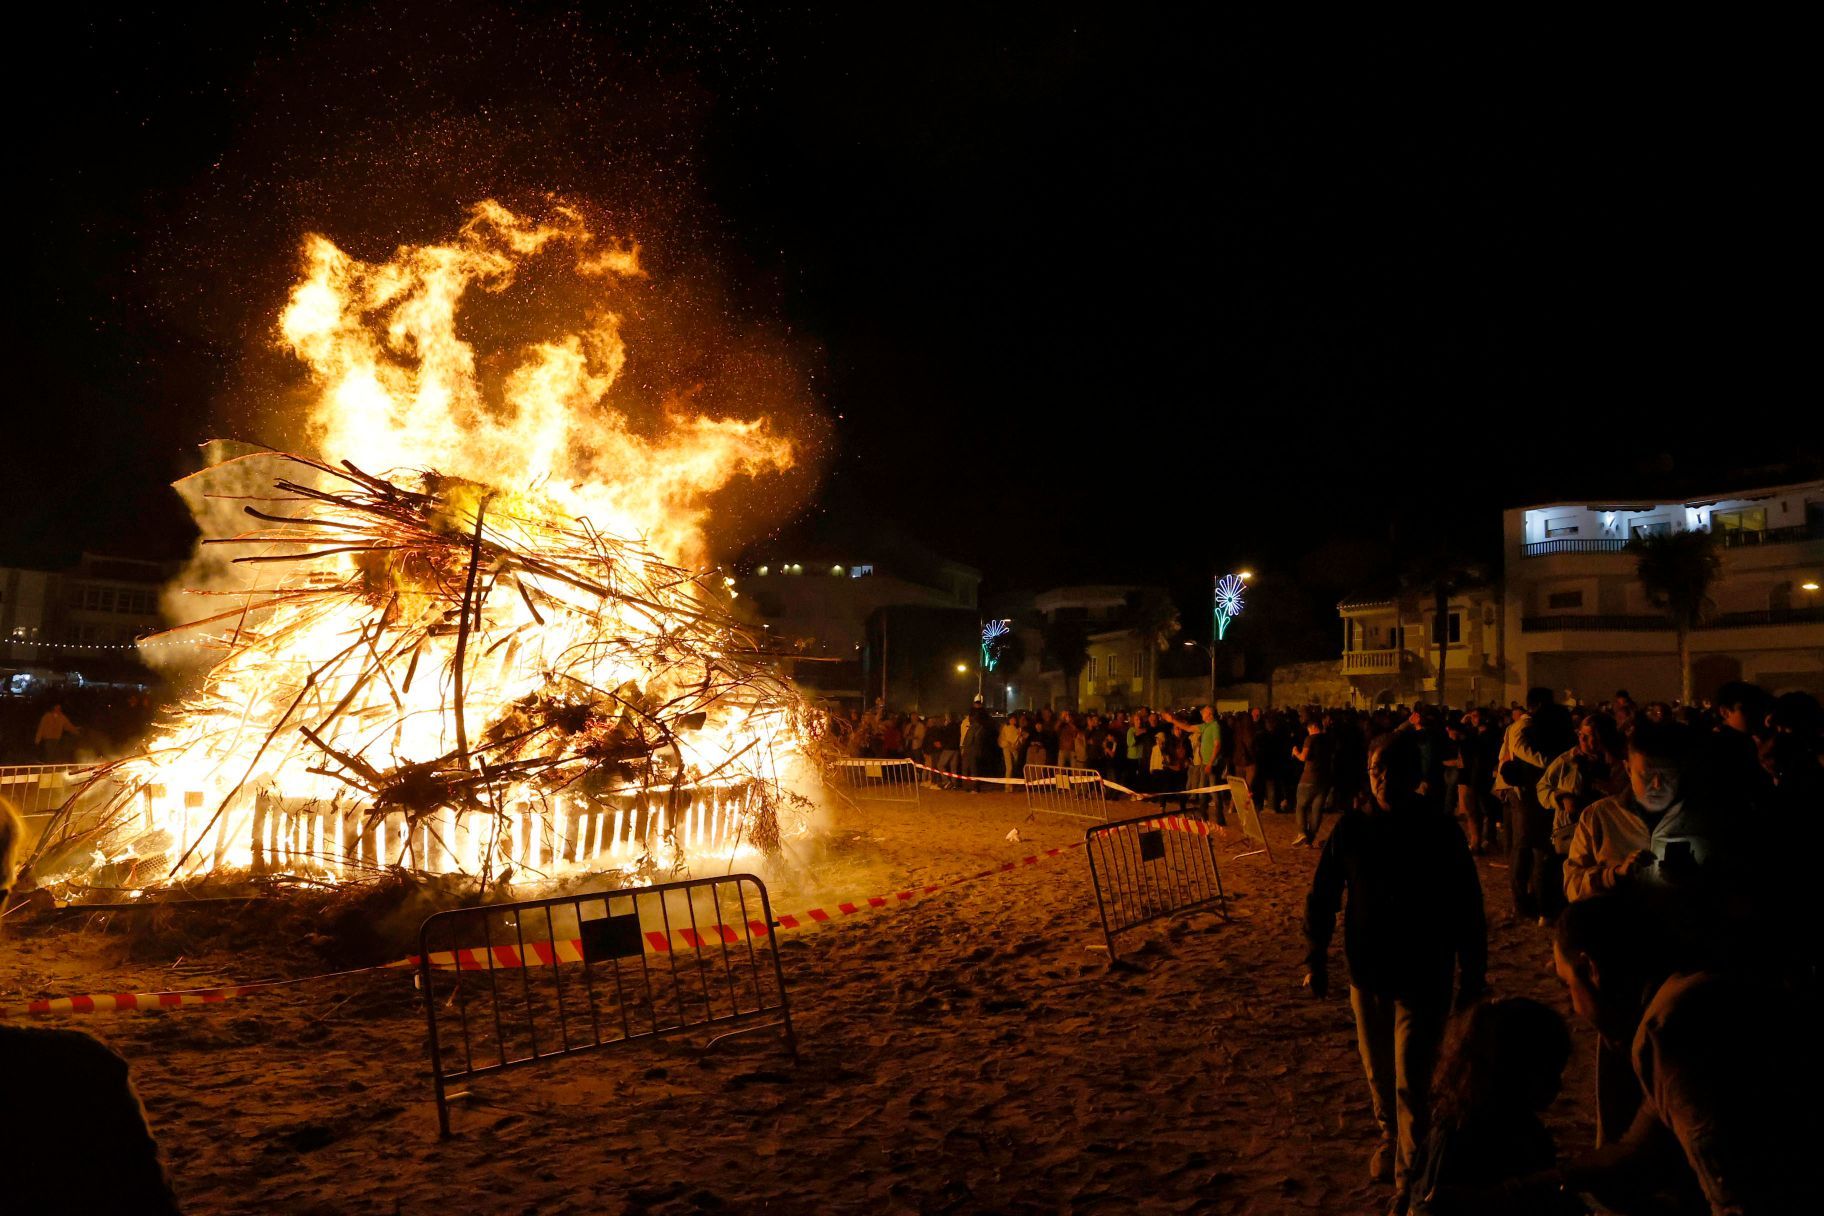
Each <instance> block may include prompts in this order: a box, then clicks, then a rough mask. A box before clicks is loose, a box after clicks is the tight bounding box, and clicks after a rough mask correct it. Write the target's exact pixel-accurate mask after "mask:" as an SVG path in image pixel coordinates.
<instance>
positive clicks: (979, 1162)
mask: <svg viewBox="0 0 1824 1216" xmlns="http://www.w3.org/2000/svg"><path fill="white" fill-rule="evenodd" d="M1266 819H1267V821H1268V831H1269V835H1270V837H1271V838H1272V840H1273V842H1274V845H1275V852H1276V856H1277V858H1278V862H1277V864H1276V865H1271V866H1270V865H1268V864H1266V862H1265V859H1264V858H1262V857H1258V856H1257V857H1248V858H1243V859H1240V860H1231V857H1232V855H1233V854H1235V853H1237V852H1239V851H1240V850H1241V846H1240V845H1239V844H1235V845H1224V846H1222V847H1221V848H1220V849H1219V856H1220V857H1221V858H1222V860H1223V869H1222V873H1223V878H1224V880H1225V884H1226V886H1227V888H1228V892H1229V896H1230V903H1229V910H1230V919H1229V920H1228V921H1227V922H1224V921H1223V920H1221V919H1220V918H1219V917H1217V916H1216V915H1214V914H1211V913H1195V914H1191V915H1189V916H1185V917H1180V918H1174V919H1168V920H1165V921H1161V922H1157V923H1155V924H1153V925H1151V926H1148V927H1146V928H1143V929H1141V930H1137V931H1135V932H1134V933H1133V934H1132V935H1130V936H1129V937H1127V938H1125V939H1124V940H1123V951H1124V955H1125V957H1124V958H1123V960H1122V961H1121V962H1120V963H1118V964H1114V965H1112V966H1111V964H1110V962H1109V959H1108V957H1107V955H1106V954H1105V953H1103V952H1101V951H1100V950H1099V949H1092V947H1099V946H1100V944H1101V940H1102V939H1101V932H1100V928H1099V925H1098V922H1097V920H1096V904H1095V899H1094V897H1093V894H1092V893H1091V889H1090V884H1089V875H1088V866H1087V863H1086V861H1085V859H1084V853H1083V851H1082V850H1081V849H1077V850H1073V851H1070V852H1067V853H1065V854H1064V855H1063V856H1061V857H1059V858H1057V859H1055V860H1050V861H1046V862H1042V863H1041V864H1038V865H1035V866H1023V867H1020V868H1018V869H1016V870H1014V871H1012V872H1010V873H1007V874H1004V875H997V876H995V877H992V878H988V879H983V880H980V881H976V882H972V883H968V884H966V885H963V886H959V887H956V888H952V889H947V890H944V891H941V892H938V893H936V894H933V895H930V896H928V897H926V898H924V899H921V900H918V901H916V902H914V903H911V904H907V905H904V906H901V907H894V908H889V909H886V910H884V911H878V912H872V913H867V914H864V915H861V916H858V917H855V918H853V919H849V920H845V921H841V922H838V923H834V924H830V925H827V926H822V927H819V928H816V929H814V930H811V931H808V932H803V933H798V934H784V935H782V940H783V941H784V942H785V944H784V945H783V946H782V947H781V950H782V958H783V961H784V965H785V974H786V980H787V983H788V986H789V989H790V993H791V999H792V1004H793V1011H794V1017H795V1022H796V1024H797V1029H798V1036H799V1042H800V1049H801V1059H800V1062H799V1063H798V1064H796V1065H795V1066H794V1065H793V1063H792V1062H791V1060H790V1058H789V1057H788V1056H787V1055H786V1054H785V1052H784V1051H783V1050H782V1049H781V1048H780V1047H779V1045H778V1042H777V1040H776V1039H775V1038H773V1037H771V1036H770V1035H768V1036H756V1037H752V1038H746V1039H737V1040H732V1041H729V1042H725V1043H722V1044H720V1045H718V1046H716V1047H714V1048H712V1049H705V1047H704V1045H703V1043H704V1040H705V1039H706V1037H707V1036H702V1035H699V1036H698V1037H697V1038H696V1039H695V1040H691V1039H688V1038H684V1039H673V1040H665V1041H661V1042H657V1043H650V1042H649V1043H642V1044H634V1045H630V1046H628V1047H623V1048H618V1049H615V1050H613V1051H606V1052H600V1053H594V1054H590V1055H585V1056H578V1057H572V1058H568V1059H564V1060H560V1061H556V1062H553V1063H551V1064H549V1065H543V1066H540V1067H537V1068H534V1069H527V1070H523V1071H518V1072H510V1073H506V1074H503V1075H499V1076H495V1077H491V1078H487V1079H484V1080H482V1081H480V1082H478V1083H477V1084H476V1085H475V1087H474V1088H475V1097H474V1098H472V1099H471V1100H469V1101H467V1102H464V1103H461V1104H459V1105H458V1107H457V1109H456V1110H455V1113H454V1123H455V1133H456V1134H455V1136H454V1138H453V1139H451V1140H449V1141H445V1142H440V1141H439V1139H438V1137H437V1127H436V1117H435V1111H434V1107H433V1105H432V1103H431V1100H430V1096H431V1091H430V1084H429V1079H428V1074H427V1063H426V1049H425V1026H424V1016H423V1012H422V1007H421V1006H420V1005H419V1004H418V1003H417V1001H416V1000H415V998H414V993H413V990H412V985H411V979H410V977H409V975H405V974H401V973H396V972H395V973H382V974H379V975H369V976H360V977H354V978H351V979H345V980H329V981H323V982H320V983H316V984H312V985H307V986H303V987H300V988H294V989H288V990H280V991H277V992H273V993H266V994H260V995H254V996H249V997H245V998H242V999H240V1000H237V1001H232V1002H228V1003H224V1004H222V1005H219V1006H214V1007H209V1008H202V1009H185V1010H176V1011H169V1012H150V1013H121V1014H106V1015H90V1016H86V1017H80V1016H78V1017H64V1018H57V1019H44V1021H45V1022H46V1023H49V1022H51V1021H55V1022H56V1023H57V1024H61V1025H77V1026H80V1027H82V1028H83V1029H85V1030H88V1031H90V1032H92V1033H94V1034H96V1035H98V1036H99V1037H101V1038H102V1039H103V1040H105V1041H106V1042H107V1043H108V1044H110V1045H111V1046H112V1047H113V1048H114V1049H115V1050H116V1051H118V1052H120V1053H121V1054H122V1055H123V1056H124V1057H126V1059H127V1060H128V1062H129V1063H130V1064H131V1066H132V1071H133V1076H134V1079H135V1082H136V1084H137V1086H138V1088H139V1091H140V1094H141V1096H142V1098H143V1099H144V1102H145V1105H146V1109H147V1112H148V1117H149V1119H150V1121H151V1124H152V1127H153V1129H154V1131H155V1133H156V1134H157V1136H158V1138H159V1140H160V1141H161V1143H162V1145H163V1147H164V1151H165V1154H166V1158H167V1160H168V1162H169V1165H170V1169H171V1172H172V1175H173V1177H174V1178H175V1180H176V1185H177V1189H178V1193H179V1195H180V1197H181V1198H182V1200H183V1202H184V1204H185V1208H186V1210H187V1211H190V1212H194V1213H208V1212H288V1213H293V1212H297V1213H301V1212H321V1213H330V1212H336V1213H341V1212H349V1213H358V1212H359V1213H365V1212H382V1213H385V1212H407V1213H418V1212H425V1213H433V1212H446V1211H461V1212H474V1213H492V1212H527V1213H534V1212H536V1213H546V1212H551V1213H557V1212H577V1213H594V1212H655V1213H658V1212H663V1213H684V1212H698V1211H730V1212H750V1211H766V1212H784V1213H831V1212H867V1213H882V1212H902V1211H903V1212H1015V1213H1018V1212H1035V1213H1036V1212H1043V1213H1078V1212H1131V1211H1149V1212H1150V1211H1159V1212H1234V1213H1268V1212H1378V1211H1380V1210H1383V1208H1384V1206H1385V1203H1386V1198H1387V1190H1386V1188H1382V1187H1374V1186H1370V1185H1368V1184H1367V1182H1366V1172H1367V1170H1366V1163H1367V1158H1368V1155H1369V1153H1370V1151H1371V1150H1372V1148H1373V1146H1374V1143H1375V1137H1374V1131H1373V1127H1372V1121H1371V1119H1370V1117H1369V1113H1368V1104H1367V1096H1366V1089H1365V1086H1364V1083H1363V1081H1362V1077H1361V1071H1360V1066H1359V1064H1358V1062H1357V1057H1356V1053H1355V1045H1354V1034H1353V1027H1352V1023H1351V1020H1350V1016H1349V1011H1348V1004H1347V1001H1346V1000H1344V999H1342V998H1341V997H1337V996H1333V997H1332V998H1331V999H1330V1000H1329V1001H1328V1002H1324V1003H1318V1002H1315V1001H1313V1000H1311V999H1309V998H1308V997H1307V996H1305V995H1304V994H1303V993H1302V992H1301V990H1300V987H1299V980H1300V978H1301V975H1302V967H1301V963H1300V956H1301V953H1302V949H1301V943H1300V937H1299V917H1300V914H1301V909H1302V905H1303V896H1304V891H1305V888H1306V885H1307V883H1308V881H1309V877H1310V872H1311V869H1312V867H1313V866H1314V864H1315V858H1316V854H1315V853H1312V852H1307V851H1305V850H1294V849H1292V848H1291V847H1290V840H1291V837H1292V834H1293V828H1292V826H1291V819H1290V817H1289V816H1277V815H1268V816H1266ZM1013 827H1018V828H1019V829H1020V831H1021V834H1022V836H1023V837H1024V839H1023V841H1022V842H1020V843H1009V842H1007V841H1006V839H1005V837H1006V834H1007V831H1008V829H1009V828H1013ZM1081 839H1082V830H1081V825H1072V824H1069V823H1067V822H1062V821H1060V822H1053V823H1049V824H1048V823H1043V822H1039V823H1034V822H1027V821H1026V811H1025V806H1024V802H1023V800H1022V799H1021V798H1019V797H1018V796H1013V795H979V796H971V795H963V794H953V793H952V794H928V795H927V796H926V797H925V799H924V800H923V802H922V803H921V804H920V805H919V806H918V807H916V808H913V807H910V806H905V805H875V804H868V805H865V806H864V807H862V808H859V810H857V811H849V812H845V813H843V814H841V815H840V816H838V818H837V820H836V822H835V823H834V824H833V825H832V826H831V827H830V828H829V829H828V830H826V831H825V832H823V833H820V834H819V835H818V836H817V837H816V839H814V840H808V841H802V842H800V843H799V844H798V846H797V848H798V860H799V862H800V863H802V864H801V865H799V866H792V867H780V868H778V869H776V870H775V871H774V872H773V873H772V874H771V875H770V876H769V884H770V885H771V889H772V896H773V905H774V910H775V912H776V913H780V912H793V911H801V910H804V909H805V908H808V907H812V906H819V905H826V904H829V903H832V902H834V901H837V900H842V899H855V898H857V897H865V896H868V895H873V894H879V893H883V892H889V891H893V890H897V889H901V888H904V887H907V886H911V885H914V884H923V883H931V882H938V881H944V880H948V879H952V878H956V877H959V876H962V875H966V874H969V873H972V872H975V871H978V870H980V869H982V868H983V867H984V866H986V865H988V864H992V863H996V862H1001V861H1006V860H1010V859H1014V858H1018V857H1022V856H1025V855H1027V854H1030V853H1033V852H1034V851H1035V850H1036V849H1038V848H1044V847H1049V846H1056V845H1066V844H1069V843H1071V842H1073V841H1080V840H1081ZM718 868H719V867H718ZM812 874H814V875H815V876H816V877H815V880H812V879H811V878H810V877H809V876H810V875H812ZM1504 882H1505V873H1504V872H1503V871H1501V870H1499V869H1497V868H1493V867H1491V866H1490V865H1489V864H1487V863H1486V862H1485V863H1484V866H1483V885H1484V889H1485V892H1486V893H1487V896H1488V901H1489V906H1490V919H1491V924H1494V923H1497V922H1498V920H1499V913H1500V911H1501V909H1502V908H1503V907H1504V906H1505V900H1506V897H1505V887H1504ZM243 936H245V935H243ZM256 936H257V935H256ZM1339 936H1340V934H1339ZM144 938H145V934H144V931H143V930H142V931H141V932H140V933H139V935H138V937H137V941H136V940H135V937H134V935H132V934H129V933H126V932H123V931H120V930H118V929H116V930H112V931H110V930H108V929H106V928H104V927H101V926H98V925H96V924H95V923H93V922H89V923H85V922H82V921H71V920H65V921H63V922H62V923H60V924H58V925H55V926H51V925H43V924H40V925H35V926H28V927H27V928H25V929H24V930H23V931H21V930H20V929H13V930H11V931H10V932H9V936H8V937H7V938H6V940H5V941H4V942H3V943H0V1006H5V1005H10V1004H12V1003H14V1001H15V1000H16V999H17V998H23V997H31V996H45V995H67V994H72V993H83V992H106V991H135V990H138V991H145V990H152V989H160V988H174V987H195V986H200V985H206V984H210V983H215V982H223V983H226V982H230V981H234V980H248V979H260V978H270V977H273V976H275V975H280V974H287V973H290V974H307V973H309V972H310V971H311V970H313V964H314V969H316V970H324V969H327V968H325V967H324V966H323V965H322V963H321V961H320V960H313V959H312V958H311V957H310V956H309V954H308V951H307V950H305V949H304V947H303V946H302V945H301V944H300V943H297V942H275V943H273V945H272V946H271V947H270V948H269V949H266V950H264V951H262V950H260V949H258V948H249V947H243V948H242V949H240V950H238V951H229V950H225V949H222V950H216V951H214V952H210V953H205V954H203V955H201V956H200V957H199V956H194V955H193V956H190V957H186V958H184V959H183V960H182V961H181V962H179V963H177V965H176V966H175V967H173V966H172V965H170V964H169V963H167V962H158V963H152V962H135V961H133V960H134V959H135V958H136V957H142V958H143V957H144V956H145V955H146V953H147V952H146V951H145V949H144V948H143V947H144ZM1336 949H1337V951H1338V954H1337V957H1335V959H1334V961H1333V976H1334V977H1335V979H1336V984H1337V987H1338V988H1343V984H1342V982H1341V977H1342V975H1343V969H1342V962H1341V958H1340V946H1339V947H1337V948H1336ZM1491 981H1492V983H1493V985H1494V987H1495V989H1496V991H1497V992H1498V993H1501V994H1508V995H1531V996H1535V997H1539V998H1541V999H1544V1000H1547V1001H1549V1002H1551V1003H1552V1004H1554V1005H1555V1006H1556V1007H1559V1008H1564V1007H1565V1006H1564V1000H1563V997H1562V994H1561V993H1560V991H1559V990H1558V988H1557V986H1556V984H1555V983H1554V981H1553V980H1552V977H1551V973H1550V950H1549V945H1548V944H1547V940H1546V937H1545V933H1544V931H1543V930H1540V929H1538V928H1536V927H1533V926H1521V927H1509V928H1496V929H1494V931H1493V937H1492V941H1491ZM1567 1012H1568V1010H1567ZM1585 1037H1586V1036H1583V1035H1579V1041H1580V1043H1582V1040H1583V1039H1584V1038H1585ZM1590 1084H1591V1083H1590V1079H1589V1060H1588V1058H1587V1054H1586V1053H1585V1052H1584V1051H1583V1050H1581V1048H1580V1050H1579V1053H1578V1058H1577V1059H1576V1060H1575V1061H1574V1062H1573V1068H1572V1072H1571V1075H1570V1076H1569V1077H1568V1078H1567V1086H1566V1091H1565V1095H1564V1096H1563V1097H1562V1098H1561V1099H1560V1101H1559V1103H1558V1105H1557V1107H1556V1108H1555V1109H1554V1111H1553V1112H1552V1115H1551V1122H1552V1123H1553V1125H1554V1128H1555V1130H1556V1131H1557V1132H1558V1134H1559V1143H1560V1146H1561V1147H1564V1146H1573V1147H1574V1146H1578V1145H1581V1144H1584V1143H1587V1142H1588V1139H1589V1136H1590V1127H1591V1119H1590V1115H1589V1107H1590V1102H1589V1100H1588V1094H1589V1093H1590ZM54 1105H56V1106H57V1107H59V1108H60V1109H61V1111H62V1113H63V1114H64V1115H68V1114H70V1113H72V1112H71V1102H70V1101H69V1100H68V1099H64V1100H60V1101H58V1102H56V1103H54ZM48 1109H49V1108H48V1107H47V1110H48Z"/></svg>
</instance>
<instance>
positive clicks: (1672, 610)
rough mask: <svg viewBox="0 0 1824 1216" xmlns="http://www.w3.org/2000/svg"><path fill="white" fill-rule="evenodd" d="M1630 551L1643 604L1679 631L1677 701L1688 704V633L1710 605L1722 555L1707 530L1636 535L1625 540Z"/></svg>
mask: <svg viewBox="0 0 1824 1216" xmlns="http://www.w3.org/2000/svg"><path fill="white" fill-rule="evenodd" d="M1628 548H1629V549H1630V550H1632V551H1633V553H1634V555H1635V556H1634V577H1635V578H1637V579H1639V580H1640V585H1641V587H1642V588H1643V589H1644V590H1645V591H1646V593H1647V602H1648V603H1650V604H1652V605H1653V606H1654V607H1655V608H1658V609H1659V610H1660V611H1662V612H1664V613H1665V614H1666V615H1667V616H1668V617H1670V618H1671V620H1672V628H1673V629H1675V630H1677V631H1678V687H1679V699H1680V700H1681V701H1683V702H1684V703H1685V704H1686V705H1689V704H1691V631H1692V630H1693V629H1695V628H1696V627H1697V625H1698V623H1699V622H1700V621H1701V620H1703V616H1704V613H1705V611H1706V610H1707V609H1708V608H1709V606H1710V588H1711V587H1712V586H1714V585H1715V584H1716V581H1717V579H1719V578H1721V577H1722V573H1723V559H1722V558H1721V557H1720V556H1719V555H1718V553H1717V551H1716V541H1715V540H1714V539H1713V538H1712V537H1711V535H1710V534H1709V533H1708V532H1668V533H1664V534H1662V535H1659V536H1637V537H1635V538H1634V539H1633V540H1632V541H1630V542H1629V543H1628Z"/></svg>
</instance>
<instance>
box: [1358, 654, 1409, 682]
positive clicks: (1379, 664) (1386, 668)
mask: <svg viewBox="0 0 1824 1216" xmlns="http://www.w3.org/2000/svg"><path fill="white" fill-rule="evenodd" d="M1405 655H1406V652H1405V651H1403V650H1348V651H1344V652H1343V674H1344V675H1346V676H1354V675H1364V676H1365V675H1391V674H1393V673H1394V672H1397V671H1399V669H1400V665H1401V663H1402V661H1403V660H1404V658H1405Z"/></svg>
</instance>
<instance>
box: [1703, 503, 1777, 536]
mask: <svg viewBox="0 0 1824 1216" xmlns="http://www.w3.org/2000/svg"><path fill="white" fill-rule="evenodd" d="M1710 530H1711V531H1712V532H1765V531H1766V530H1767V508H1766V507H1751V508H1745V509H1743V510H1740V511H1712V512H1710Z"/></svg>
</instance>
